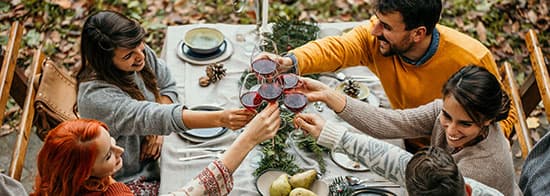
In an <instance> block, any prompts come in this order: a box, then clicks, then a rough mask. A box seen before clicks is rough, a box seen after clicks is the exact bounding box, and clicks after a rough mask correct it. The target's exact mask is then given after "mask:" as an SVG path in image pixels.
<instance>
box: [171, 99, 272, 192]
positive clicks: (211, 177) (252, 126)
mask: <svg viewBox="0 0 550 196" xmlns="http://www.w3.org/2000/svg"><path fill="white" fill-rule="evenodd" d="M279 114H280V112H279V107H278V105H277V104H276V103H274V104H269V105H268V106H267V107H266V108H265V109H264V110H263V111H262V112H260V113H259V114H258V115H256V117H255V118H254V119H253V120H252V121H250V123H249V124H248V125H247V127H246V128H245V129H244V131H243V133H241V135H239V137H238V138H237V140H235V142H233V144H231V146H230V147H229V148H228V149H227V151H226V152H225V153H224V155H223V157H222V158H221V159H220V160H215V161H214V162H212V163H210V165H208V167H206V168H205V169H203V170H202V171H201V172H200V173H199V175H197V177H195V178H193V181H191V182H189V183H187V184H186V185H185V186H184V187H183V188H181V189H180V190H178V191H176V192H172V193H170V194H171V195H208V193H217V194H219V195H227V194H229V192H231V190H232V189H233V177H232V174H233V172H234V171H235V170H236V169H237V168H238V167H239V165H240V164H241V162H242V161H243V160H244V159H245V158H246V156H247V155H248V153H249V152H250V151H251V150H252V149H253V148H254V147H255V146H256V145H258V144H259V143H260V142H263V141H265V140H267V139H270V138H273V137H275V135H276V133H277V130H278V129H279V125H280V123H281V122H280V117H279ZM218 176H222V177H221V178H219V177H218ZM205 184H209V185H215V186H204V185H205Z"/></svg>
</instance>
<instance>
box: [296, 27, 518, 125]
mask: <svg viewBox="0 0 550 196" xmlns="http://www.w3.org/2000/svg"><path fill="white" fill-rule="evenodd" d="M374 20H377V19H376V18H372V19H371V21H370V23H369V24H366V25H360V26H357V27H355V28H354V29H353V30H352V31H350V32H348V33H345V34H344V35H342V36H338V37H327V38H325V39H321V40H316V41H312V42H310V43H308V44H306V45H304V46H302V47H299V48H296V49H295V50H294V51H292V53H294V55H295V56H296V59H297V60H298V68H299V71H300V73H319V72H327V71H336V70H338V69H341V68H344V67H349V66H356V65H366V66H367V67H368V68H369V69H370V70H371V71H372V72H373V73H374V74H375V75H376V76H378V78H379V79H380V82H381V84H382V87H383V88H384V91H385V92H386V95H387V96H388V99H389V102H390V103H391V105H392V107H393V108H396V109H404V108H413V107H417V106H420V105H423V104H426V103H428V102H431V101H433V100H434V99H436V98H441V88H442V86H443V84H444V83H445V82H446V81H447V79H448V78H450V77H451V75H453V74H454V73H455V72H457V71H458V70H459V69H460V68H462V67H464V66H467V65H470V64H475V65H479V66H482V67H485V68H486V69H487V70H489V71H490V72H491V73H493V74H494V75H495V76H497V78H499V79H500V76H499V75H498V71H497V70H498V68H497V65H496V63H495V60H494V59H493V57H492V55H491V52H490V51H489V50H488V49H487V48H486V47H485V46H483V45H482V44H481V43H480V42H479V41H477V40H475V39H473V38H471V37H469V36H467V35H465V34H463V33H460V32H458V31H456V30H453V29H451V28H448V27H445V26H442V25H437V26H436V28H437V30H438V31H439V34H440V38H439V46H438V48H437V51H436V52H435V54H434V55H433V56H432V57H431V58H430V59H428V60H427V61H426V62H425V63H423V64H421V65H411V64H408V63H406V62H405V61H403V60H402V59H401V58H400V57H399V56H397V55H393V56H389V57H384V56H382V55H381V54H380V51H379V49H378V48H379V43H378V41H377V38H376V37H375V36H372V35H371V29H372V28H373V27H374V25H373V24H375V21H374ZM515 121H516V112H515V109H514V107H512V109H511V110H510V115H509V116H508V118H507V119H506V120H504V121H501V122H502V123H501V126H502V128H503V130H504V133H505V135H506V136H509V134H510V132H511V128H512V126H513V123H514V122H515Z"/></svg>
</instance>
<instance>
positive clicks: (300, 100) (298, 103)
mask: <svg viewBox="0 0 550 196" xmlns="http://www.w3.org/2000/svg"><path fill="white" fill-rule="evenodd" d="M307 103H308V102H307V97H306V95H304V94H303V93H300V92H297V91H288V92H287V93H285V94H284V98H283V104H284V106H285V108H286V109H287V110H289V111H291V112H293V113H294V114H295V115H296V114H298V113H300V112H302V110H304V108H305V107H306V106H307ZM303 137H304V134H303V132H302V130H301V129H300V127H297V128H296V129H295V130H293V131H292V132H290V138H291V139H293V140H297V139H303Z"/></svg>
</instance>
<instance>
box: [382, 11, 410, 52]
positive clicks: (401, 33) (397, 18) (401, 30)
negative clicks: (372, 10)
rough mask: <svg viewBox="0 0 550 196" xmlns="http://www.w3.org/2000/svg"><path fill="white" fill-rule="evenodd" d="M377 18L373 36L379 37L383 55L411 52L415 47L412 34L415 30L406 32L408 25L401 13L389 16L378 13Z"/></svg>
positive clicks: (393, 13) (388, 14) (389, 14)
mask: <svg viewBox="0 0 550 196" xmlns="http://www.w3.org/2000/svg"><path fill="white" fill-rule="evenodd" d="M376 16H377V18H378V20H377V21H376V24H375V26H374V29H373V30H372V32H371V34H372V35H374V36H376V37H378V42H379V43H380V47H379V49H380V53H382V55H384V56H391V55H395V54H398V55H401V54H404V53H406V52H408V51H409V50H411V48H412V47H413V46H414V41H413V39H414V37H413V36H412V34H413V31H415V29H411V30H405V27H406V25H405V23H404V22H403V17H402V16H401V14H400V13H399V12H390V13H387V14H382V13H379V12H377V13H376Z"/></svg>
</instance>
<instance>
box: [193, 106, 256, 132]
mask: <svg viewBox="0 0 550 196" xmlns="http://www.w3.org/2000/svg"><path fill="white" fill-rule="evenodd" d="M254 114H255V113H254V112H252V111H250V110H247V109H244V108H242V109H227V110H220V111H193V110H187V109H184V110H183V114H182V121H183V124H185V127H187V128H190V129H193V128H207V127H227V128H229V129H232V130H237V129H240V128H242V127H244V126H245V125H246V124H247V123H248V122H249V121H250V119H252V117H254Z"/></svg>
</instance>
